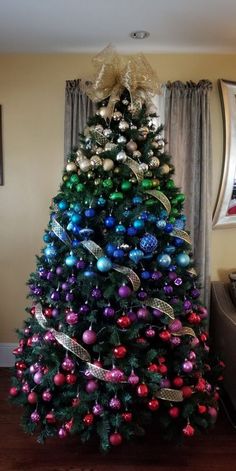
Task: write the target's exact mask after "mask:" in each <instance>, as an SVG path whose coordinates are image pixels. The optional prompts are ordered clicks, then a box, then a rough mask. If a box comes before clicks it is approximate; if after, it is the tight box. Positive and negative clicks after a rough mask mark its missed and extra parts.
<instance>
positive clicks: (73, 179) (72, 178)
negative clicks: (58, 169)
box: [70, 173, 79, 183]
mask: <svg viewBox="0 0 236 471" xmlns="http://www.w3.org/2000/svg"><path fill="white" fill-rule="evenodd" d="M70 182H71V183H78V182H79V177H78V175H77V174H76V173H73V175H71V177H70Z"/></svg>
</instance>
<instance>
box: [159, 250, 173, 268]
mask: <svg viewBox="0 0 236 471" xmlns="http://www.w3.org/2000/svg"><path fill="white" fill-rule="evenodd" d="M157 263H158V265H159V266H160V267H163V268H168V267H169V266H170V264H171V258H170V256H169V255H168V254H167V253H161V254H160V255H158V257H157Z"/></svg>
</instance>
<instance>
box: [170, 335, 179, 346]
mask: <svg viewBox="0 0 236 471" xmlns="http://www.w3.org/2000/svg"><path fill="white" fill-rule="evenodd" d="M170 343H171V345H173V346H174V347H178V345H180V344H181V338H180V337H171V339H170Z"/></svg>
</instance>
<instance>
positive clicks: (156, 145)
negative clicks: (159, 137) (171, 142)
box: [151, 141, 159, 149]
mask: <svg viewBox="0 0 236 471" xmlns="http://www.w3.org/2000/svg"><path fill="white" fill-rule="evenodd" d="M151 145H152V148H153V149H158V148H159V145H158V142H156V141H152V144H151Z"/></svg>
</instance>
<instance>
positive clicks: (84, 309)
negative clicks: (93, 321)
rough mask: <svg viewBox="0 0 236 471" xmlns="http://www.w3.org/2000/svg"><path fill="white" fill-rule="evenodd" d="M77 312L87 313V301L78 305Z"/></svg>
mask: <svg viewBox="0 0 236 471" xmlns="http://www.w3.org/2000/svg"><path fill="white" fill-rule="evenodd" d="M79 313H80V314H88V313H89V306H88V304H87V303H85V304H82V306H80V308H79Z"/></svg>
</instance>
